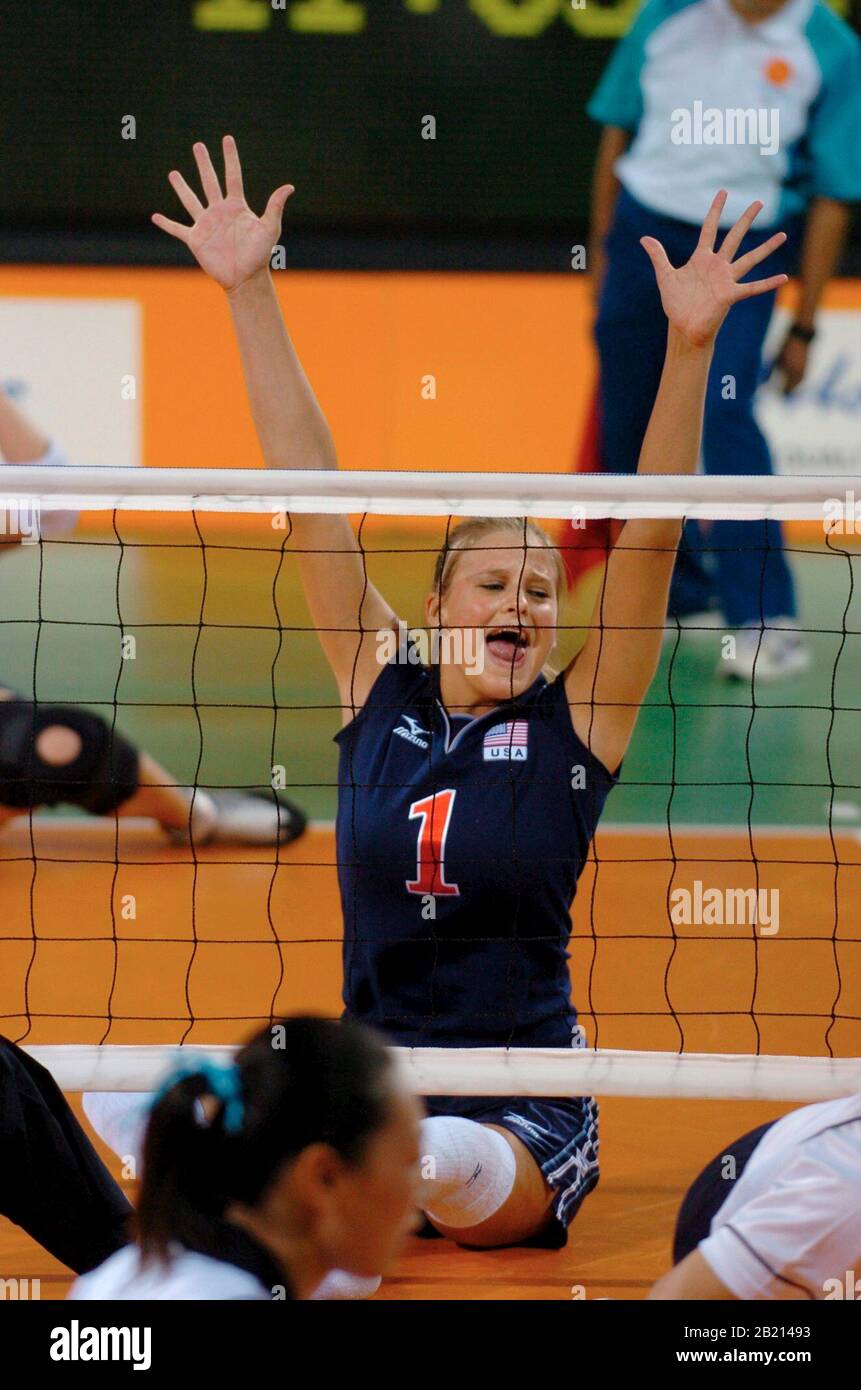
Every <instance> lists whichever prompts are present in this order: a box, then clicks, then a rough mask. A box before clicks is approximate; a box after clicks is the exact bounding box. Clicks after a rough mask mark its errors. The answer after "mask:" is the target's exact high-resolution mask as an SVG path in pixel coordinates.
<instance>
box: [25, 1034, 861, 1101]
mask: <svg viewBox="0 0 861 1390" xmlns="http://www.w3.org/2000/svg"><path fill="white" fill-rule="evenodd" d="M24 1051H26V1052H28V1053H29V1055H30V1056H31V1057H33V1058H34V1059H35V1061H37V1062H40V1063H41V1064H42V1066H44V1067H47V1069H48V1070H49V1071H50V1072H51V1074H52V1075H53V1077H54V1079H55V1080H56V1082H57V1084H58V1085H59V1086H60V1087H61V1089H62V1090H64V1091H69V1092H70V1091H85V1090H86V1091H149V1090H153V1089H155V1088H156V1087H157V1086H158V1085H159V1084H160V1083H161V1081H162V1079H163V1078H164V1076H165V1075H166V1074H167V1072H168V1071H169V1070H170V1069H171V1068H172V1067H173V1066H174V1065H175V1064H176V1062H177V1061H179V1060H180V1059H183V1058H188V1056H189V1054H192V1055H194V1056H197V1055H200V1056H201V1057H209V1058H213V1059H215V1060H218V1061H221V1062H225V1061H227V1060H229V1059H230V1058H231V1057H232V1056H234V1054H235V1053H236V1051H237V1048H235V1047H216V1046H208V1045H207V1046H201V1047H198V1046H186V1047H183V1048H178V1047H158V1046H154V1047H127V1046H121V1045H111V1046H108V1047H95V1046H76V1045H71V1046H69V1045H62V1046H45V1047H33V1046H27V1047H25V1049H24ZM391 1051H392V1053H393V1054H394V1055H395V1056H396V1057H397V1059H398V1062H399V1064H400V1065H401V1067H403V1068H404V1070H405V1073H406V1075H407V1077H408V1079H409V1081H410V1084H411V1085H412V1086H413V1088H414V1090H415V1092H416V1094H418V1095H427V1096H435V1095H455V1096H456V1095H463V1096H469V1095H481V1096H588V1095H598V1096H637V1097H655V1098H658V1097H663V1098H674V1099H703V1098H708V1099H717V1100H769V1101H820V1100H834V1099H837V1098H838V1097H840V1096H847V1095H852V1094H854V1092H856V1091H859V1090H861V1058H833V1057H781V1056H760V1057H754V1056H746V1055H736V1054H729V1053H727V1054H720V1053H695V1052H692V1053H685V1054H684V1055H682V1054H678V1053H674V1052H634V1051H623V1050H620V1049H613V1048H602V1049H600V1050H596V1049H595V1048H583V1049H578V1050H576V1051H574V1052H569V1051H568V1050H567V1049H564V1048H556V1049H554V1048H529V1047H523V1048H512V1049H507V1048H504V1047H487V1048H433V1047H416V1048H401V1047H393V1048H392V1049H391Z"/></svg>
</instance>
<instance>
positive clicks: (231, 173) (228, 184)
mask: <svg viewBox="0 0 861 1390" xmlns="http://www.w3.org/2000/svg"><path fill="white" fill-rule="evenodd" d="M221 150H222V153H223V155H224V186H225V188H226V190H227V196H228V198H244V197H245V191H244V189H243V187H242V165H241V164H240V163H239V151H238V149H237V148H236V141H235V140H234V138H233V136H232V135H225V137H224V139H223V140H222V142H221Z"/></svg>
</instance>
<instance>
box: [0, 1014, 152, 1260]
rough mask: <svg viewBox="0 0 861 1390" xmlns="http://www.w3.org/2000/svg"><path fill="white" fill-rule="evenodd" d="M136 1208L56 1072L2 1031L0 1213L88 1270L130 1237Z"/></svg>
mask: <svg viewBox="0 0 861 1390" xmlns="http://www.w3.org/2000/svg"><path fill="white" fill-rule="evenodd" d="M131 1213H132V1208H131V1206H130V1205H129V1203H128V1202H127V1201H126V1198H125V1197H124V1196H123V1194H122V1192H121V1190H120V1188H119V1187H118V1185H117V1184H116V1183H115V1182H114V1180H113V1178H112V1177H111V1175H110V1173H109V1172H108V1170H107V1168H106V1167H105V1165H104V1164H103V1163H102V1160H101V1159H100V1158H99V1156H98V1154H97V1153H96V1151H95V1149H94V1148H93V1146H92V1144H91V1143H90V1141H89V1139H88V1138H87V1136H86V1134H85V1133H84V1131H83V1129H82V1128H81V1126H80V1125H79V1124H78V1121H77V1120H76V1119H75V1116H74V1114H73V1113H72V1111H71V1109H70V1108H69V1105H68V1102H67V1101H66V1098H65V1096H64V1095H63V1093H62V1091H61V1090H60V1088H59V1087H58V1086H57V1083H56V1082H55V1081H54V1078H53V1077H52V1076H51V1073H50V1072H49V1071H46V1070H45V1068H44V1067H41V1066H39V1064H38V1063H37V1062H34V1061H33V1059H32V1058H31V1057H29V1056H28V1055H27V1053H26V1052H22V1051H21V1049H20V1048H19V1047H16V1046H15V1044H14V1043H11V1042H9V1041H8V1040H7V1039H6V1038H0V1215H3V1216H6V1217H8V1218H9V1220H10V1221H13V1222H14V1223H15V1225H16V1226H21V1227H22V1229H23V1230H25V1231H26V1232H27V1234H28V1235H30V1236H32V1237H33V1239H34V1240H37V1241H38V1242H39V1244H40V1245H44V1247H45V1249H46V1250H49V1251H50V1252H51V1254H52V1255H55V1256H56V1258H57V1259H58V1260H62V1262H63V1264H65V1265H68V1266H69V1268H70V1269H73V1270H74V1271H75V1273H76V1274H85V1273H86V1272H87V1271H88V1270H90V1269H95V1267H96V1266H97V1265H100V1264H101V1263H102V1261H103V1260H106V1259H107V1258H108V1256H109V1255H113V1253H114V1251H116V1250H119V1249H121V1247H122V1246H123V1245H127V1244H128V1241H129V1235H128V1233H127V1230H126V1225H127V1222H128V1218H129V1217H130V1216H131ZM16 1273H19V1271H16V1270H2V1271H0V1275H2V1274H5V1275H6V1276H10V1275H13V1274H16ZM20 1273H23V1271H20Z"/></svg>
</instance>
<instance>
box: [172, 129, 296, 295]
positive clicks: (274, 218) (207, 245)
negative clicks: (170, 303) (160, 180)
mask: <svg viewBox="0 0 861 1390" xmlns="http://www.w3.org/2000/svg"><path fill="white" fill-rule="evenodd" d="M221 143H222V150H223V152H224V182H225V188H226V190H227V193H226V195H225V194H223V193H222V192H221V185H220V184H219V182H218V175H217V174H216V172H215V170H214V168H213V167H212V160H211V159H210V157H209V151H208V149H207V148H206V146H205V145H204V144H201V143H198V144H196V145H195V146H194V158H195V162H196V164H197V169H198V173H199V174H200V182H201V186H202V188H203V195H204V198H205V199H206V206H204V204H203V203H202V202H201V201H200V199H199V198H198V196H197V194H196V193H195V192H194V190H193V189H191V188H190V187H189V185H188V184H187V183H186V181H185V179H184V178H183V176H182V174H180V173H179V171H178V170H177V169H173V170H172V171H171V173H170V174H169V175H168V178H169V181H170V184H171V187H172V188H173V190H174V192H175V193H176V195H177V197H178V198H179V201H180V202H181V203H182V206H183V207H184V208H185V210H186V212H187V213H188V215H189V217H190V218H192V225H191V226H190V227H187V226H185V225H184V224H183V223H182V222H172V221H171V219H170V218H169V217H163V216H162V214H161V213H160V212H155V213H153V216H152V220H153V222H154V223H155V225H156V226H157V227H160V228H161V230H162V231H163V232H167V233H168V235H169V236H175V237H176V238H177V240H178V241H182V242H184V243H185V245H186V246H187V247H188V249H189V250H190V251H191V253H192V255H193V256H195V258H196V259H197V261H198V263H199V264H200V266H201V268H202V269H203V270H205V271H206V273H207V275H211V276H212V278H213V280H216V281H217V282H218V284H219V285H221V286H222V287H223V288H224V289H226V290H235V289H236V288H237V287H238V286H239V285H241V284H242V283H243V282H244V281H245V280H248V279H250V277H251V276H252V275H255V274H256V273H257V272H258V271H259V270H263V269H264V268H265V267H266V266H268V264H269V258H270V256H271V255H272V248H273V246H274V245H275V243H276V242H277V240H278V234H279V232H280V231H281V214H282V212H283V210H284V204H285V203H286V201H287V199H288V198H289V197H290V194H291V193H292V192H293V185H292V184H289V183H287V184H282V185H281V187H280V188H276V190H275V192H274V193H273V194H272V197H271V198H270V199H269V202H268V203H267V204H266V211H265V212H264V214H263V216H262V217H257V216H256V215H255V214H254V213H253V212H252V211H251V209H250V207H249V206H248V204H247V203H246V201H245V194H244V192H243V189H242V167H241V165H240V163H239V153H238V151H237V149H236V141H235V140H234V138H233V136H232V135H225V137H224V139H223V140H222V142H221Z"/></svg>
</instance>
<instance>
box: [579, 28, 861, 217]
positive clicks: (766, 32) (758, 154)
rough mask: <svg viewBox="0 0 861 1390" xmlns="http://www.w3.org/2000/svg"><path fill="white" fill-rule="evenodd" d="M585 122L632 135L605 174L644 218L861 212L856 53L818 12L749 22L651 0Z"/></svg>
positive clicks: (847, 33)
mask: <svg viewBox="0 0 861 1390" xmlns="http://www.w3.org/2000/svg"><path fill="white" fill-rule="evenodd" d="M587 110H588V112H589V115H590V116H592V117H593V119H594V120H596V121H600V122H601V123H602V124H604V125H615V126H621V127H622V128H623V129H625V130H630V131H631V132H632V133H633V137H634V138H633V140H632V143H631V145H630V146H629V148H628V150H627V151H626V153H625V154H624V155H623V156H622V157H621V158H620V159H619V160H617V162H616V166H615V172H616V174H617V176H618V178H619V181H620V182H621V184H622V186H623V187H624V188H625V189H626V190H627V192H628V193H630V195H631V196H632V197H633V198H636V199H637V201H638V202H640V203H643V204H644V205H645V206H646V207H648V208H650V209H651V210H652V211H654V212H659V213H663V214H664V215H666V216H669V217H675V218H678V219H680V220H681V221H684V222H689V223H695V224H699V223H701V222H702V219H703V218H704V216H705V214H706V211H707V210H708V207H709V204H710V203H711V201H712V198H713V197H714V195H715V193H716V192H717V190H718V189H719V188H726V189H727V190H728V192H729V198H728V199H727V203H726V207H725V209H724V214H723V219H722V225H724V226H731V225H732V223H733V222H735V220H736V219H737V218H738V217H739V215H740V214H741V213H742V212H743V211H744V209H745V208H746V207H747V206H748V205H749V204H750V203H751V202H753V201H754V200H755V199H761V200H762V202H763V203H764V205H765V206H764V208H763V211H762V212H761V213H760V225H761V226H762V227H769V226H773V225H775V224H777V225H782V223H783V221H784V220H785V219H786V217H787V216H789V215H791V214H793V213H798V212H800V211H802V210H803V208H804V207H805V205H806V204H807V202H808V201H809V200H810V198H812V197H814V196H817V195H819V196H823V197H829V198H835V199H837V200H839V201H845V202H853V201H855V200H859V199H861V138H859V134H861V42H859V40H858V38H857V36H856V35H855V34H854V33H853V31H852V30H851V29H850V28H849V26H848V25H847V24H845V23H844V22H843V20H841V19H840V18H838V16H837V15H835V14H834V13H833V11H831V10H830V9H828V7H827V6H826V5H825V4H824V3H822V0H788V3H787V4H786V5H784V7H783V8H782V9H781V10H779V11H778V12H777V13H776V14H774V15H773V16H772V17H771V18H769V19H766V20H763V21H762V22H761V23H758V24H751V23H748V22H747V21H746V20H744V19H742V18H741V16H740V15H738V14H736V12H735V10H734V9H733V8H732V6H731V5H730V4H729V0H649V3H647V4H646V5H645V7H644V8H643V9H642V10H641V11H640V13H639V15H638V17H637V19H636V21H635V23H634V25H633V27H632V28H631V29H630V31H629V32H628V34H627V35H626V36H625V38H623V39H622V40H621V42H620V43H619V44H618V45H617V47H616V49H615V51H614V53H613V56H612V58H611V60H610V63H609V64H608V66H607V68H606V70H605V72H604V75H603V77H602V79H601V82H600V83H599V85H598V88H597V89H596V91H595V93H594V95H593V97H592V99H591V101H590V102H589V104H588V107H587Z"/></svg>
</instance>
